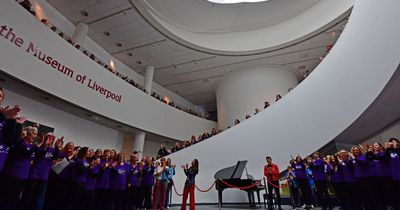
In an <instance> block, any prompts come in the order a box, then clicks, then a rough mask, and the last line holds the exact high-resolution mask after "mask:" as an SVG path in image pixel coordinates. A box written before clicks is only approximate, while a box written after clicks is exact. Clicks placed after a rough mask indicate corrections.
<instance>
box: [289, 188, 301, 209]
mask: <svg viewBox="0 0 400 210" xmlns="http://www.w3.org/2000/svg"><path fill="white" fill-rule="evenodd" d="M289 190H290V197H291V198H292V206H293V208H296V207H298V206H301V205H300V204H301V201H300V191H299V188H298V187H297V186H295V185H294V184H293V183H289Z"/></svg>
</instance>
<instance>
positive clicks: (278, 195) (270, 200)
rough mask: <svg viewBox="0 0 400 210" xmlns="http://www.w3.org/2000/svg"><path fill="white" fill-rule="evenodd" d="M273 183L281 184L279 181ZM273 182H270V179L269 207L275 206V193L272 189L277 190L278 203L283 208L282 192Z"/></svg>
mask: <svg viewBox="0 0 400 210" xmlns="http://www.w3.org/2000/svg"><path fill="white" fill-rule="evenodd" d="M272 184H273V185H275V186H279V181H273V182H272ZM272 184H271V183H269V181H268V200H269V208H270V209H271V208H272V207H273V204H274V202H273V193H272V191H273V190H274V191H275V196H276V199H275V201H276V203H275V204H277V205H278V207H279V208H281V193H280V192H279V188H278V187H275V186H273V185H272Z"/></svg>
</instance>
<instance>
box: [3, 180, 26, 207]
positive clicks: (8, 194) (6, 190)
mask: <svg viewBox="0 0 400 210" xmlns="http://www.w3.org/2000/svg"><path fill="white" fill-rule="evenodd" d="M25 182H26V180H23V179H17V178H13V177H5V178H4V181H3V183H2V186H1V188H0V207H1V209H2V210H15V209H16V208H17V204H18V201H19V200H20V195H21V191H22V188H23V187H24V184H25Z"/></svg>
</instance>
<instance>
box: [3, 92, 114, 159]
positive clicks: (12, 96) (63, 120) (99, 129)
mask: <svg viewBox="0 0 400 210" xmlns="http://www.w3.org/2000/svg"><path fill="white" fill-rule="evenodd" d="M14 104H20V105H21V106H22V113H21V115H22V116H25V117H27V118H28V120H29V121H33V122H37V123H40V124H44V125H47V126H50V127H53V128H55V135H56V136H57V137H61V136H64V137H65V138H64V143H67V142H69V141H72V142H73V143H74V144H75V145H80V146H89V147H90V148H93V149H97V148H101V149H105V148H111V149H116V150H117V151H119V150H121V148H122V138H120V136H119V132H118V131H117V130H114V129H110V128H107V127H104V126H102V125H99V124H96V123H93V122H91V121H88V120H85V119H82V118H79V117H77V116H74V115H72V114H69V113H66V112H64V111H61V110H59V109H56V108H54V107H51V106H48V105H45V104H42V103H40V102H37V101H34V100H32V99H30V98H27V97H25V96H22V95H19V94H17V93H14V92H12V91H10V90H5V99H4V102H3V103H2V106H6V105H10V106H12V105H14Z"/></svg>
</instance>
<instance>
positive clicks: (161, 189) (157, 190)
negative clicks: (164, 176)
mask: <svg viewBox="0 0 400 210" xmlns="http://www.w3.org/2000/svg"><path fill="white" fill-rule="evenodd" d="M166 190H167V183H163V182H162V181H161V180H158V179H157V180H156V185H155V186H154V189H153V204H152V206H153V209H154V210H156V209H158V208H157V207H160V210H164V204H165V193H166Z"/></svg>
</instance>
